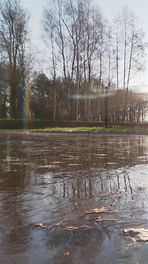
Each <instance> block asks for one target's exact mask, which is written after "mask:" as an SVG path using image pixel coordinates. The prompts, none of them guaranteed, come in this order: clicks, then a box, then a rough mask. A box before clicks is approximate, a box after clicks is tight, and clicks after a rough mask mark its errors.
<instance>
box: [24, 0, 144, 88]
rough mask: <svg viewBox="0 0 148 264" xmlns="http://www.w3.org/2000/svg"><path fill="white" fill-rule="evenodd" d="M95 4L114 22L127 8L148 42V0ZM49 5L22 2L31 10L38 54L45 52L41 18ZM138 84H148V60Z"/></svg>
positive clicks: (40, 0)
mask: <svg viewBox="0 0 148 264" xmlns="http://www.w3.org/2000/svg"><path fill="white" fill-rule="evenodd" d="M73 1H74V0H73ZM93 2H94V3H95V5H98V6H100V8H101V10H102V11H103V14H104V16H105V18H106V19H107V20H109V21H112V20H113V18H114V17H115V16H116V15H118V14H119V13H120V12H121V9H122V8H123V7H124V6H127V7H128V8H129V9H130V10H131V11H133V12H134V14H135V15H136V16H137V17H138V19H139V22H140V26H141V27H142V28H143V31H144V32H145V33H146V36H145V40H146V42H148V0H93ZM48 3H50V0H22V5H23V6H24V7H26V8H27V9H28V10H29V13H30V16H31V23H30V28H31V31H32V36H31V38H32V40H33V47H34V48H35V51H36V52H37V53H39V52H42V51H43V50H44V46H43V44H42V41H41V38H42V33H41V17H42V10H43V7H45V6H46V5H47V4H48ZM147 57H148V52H147ZM41 64H42V62H41ZM136 84H148V58H147V64H146V70H145V73H141V74H140V75H139V76H138V77H137V80H136Z"/></svg>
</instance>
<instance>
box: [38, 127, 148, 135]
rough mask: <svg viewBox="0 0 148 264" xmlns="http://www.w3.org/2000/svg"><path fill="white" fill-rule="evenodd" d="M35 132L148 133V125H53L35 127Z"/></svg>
mask: <svg viewBox="0 0 148 264" xmlns="http://www.w3.org/2000/svg"><path fill="white" fill-rule="evenodd" d="M33 131H34V132H45V133H47V132H69V133H70V132H98V133H148V127H140V126H136V127H134V126H112V127H108V128H106V127H52V128H44V129H34V130H33Z"/></svg>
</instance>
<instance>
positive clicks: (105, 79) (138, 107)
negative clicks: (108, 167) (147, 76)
mask: <svg viewBox="0 0 148 264" xmlns="http://www.w3.org/2000/svg"><path fill="white" fill-rule="evenodd" d="M28 23H29V15H28V12H27V10H25V9H24V8H22V7H21V3H20V1H19V0H3V1H2V3H1V5H0V117H1V118H4V117H10V118H18V117H23V106H24V100H25V89H26V83H27V82H28V78H29V79H30V89H31V103H30V107H31V112H32V117H34V118H41V119H43V118H44V119H46V118H47V119H49V118H50V119H53V120H55V119H69V120H71V119H76V120H88V121H100V122H102V121H103V120H105V119H106V118H107V119H108V120H109V121H110V122H127V121H130V122H134V121H141V120H143V118H144V114H145V111H146V106H147V104H146V101H143V99H142V96H141V95H137V94H136V93H133V92H130V91H129V85H130V81H131V79H132V77H133V75H134V74H136V73H137V72H138V71H141V70H142V69H143V66H144V54H145V48H146V44H145V42H144V33H143V31H142V29H141V28H139V27H138V23H137V18H136V17H135V15H134V14H133V13H132V12H130V11H129V10H127V9H126V8H124V9H123V11H122V12H121V14H120V15H119V16H118V17H117V18H115V20H114V22H113V24H109V23H108V22H107V21H106V19H105V18H104V16H103V14H102V11H101V10H100V9H99V8H97V7H95V6H94V5H93V3H92V2H91V1H89V0H76V1H72V0H65V1H60V0H55V1H53V2H52V0H51V1H50V3H49V4H48V5H47V6H46V8H45V9H44V11H43V31H44V36H45V38H44V40H45V41H46V46H47V51H48V56H47V57H48V62H49V66H50V77H49V78H48V77H47V76H46V75H45V74H44V73H39V74H34V75H32V74H30V72H31V60H30V55H29V52H28V46H29V44H28V43H29V38H28V36H29V32H28V31H29V30H28ZM30 76H32V77H30ZM106 87H107V88H106ZM121 87H122V89H121Z"/></svg>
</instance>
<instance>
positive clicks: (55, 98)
mask: <svg viewBox="0 0 148 264" xmlns="http://www.w3.org/2000/svg"><path fill="white" fill-rule="evenodd" d="M43 87H44V89H42V88H43ZM69 87H70V92H69ZM75 90H76V84H75V83H72V82H71V81H70V80H66V81H65V80H61V79H57V80H55V81H53V80H52V81H51V80H49V79H48V78H47V77H46V75H44V74H39V75H37V76H36V77H34V79H33V82H32V86H31V91H32V100H31V105H30V109H31V112H32V115H33V116H32V118H35V119H38V118H39V119H44V118H45V119H50V120H76V119H77V111H78V114H79V116H78V118H79V119H78V120H80V121H88V122H101V123H105V122H107V123H116V124H117V123H128V122H130V123H132V122H134V123H136V122H143V121H144V117H145V114H146V110H147V98H146V96H147V95H145V94H142V93H135V92H133V91H127V90H125V91H124V90H121V89H119V90H116V88H112V89H111V88H107V87H104V88H102V89H101V92H100V90H99V91H98V92H96V91H94V92H92V91H89V90H88V89H87V87H86V86H85V83H84V88H83V90H81V95H80V94H76V93H75ZM86 91H87V92H86ZM90 92H91V93H90ZM77 109H78V110H77Z"/></svg>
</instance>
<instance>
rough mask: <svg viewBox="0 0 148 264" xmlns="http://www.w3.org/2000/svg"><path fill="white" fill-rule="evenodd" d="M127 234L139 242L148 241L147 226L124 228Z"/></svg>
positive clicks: (124, 232)
mask: <svg viewBox="0 0 148 264" xmlns="http://www.w3.org/2000/svg"><path fill="white" fill-rule="evenodd" d="M123 234H124V235H125V236H130V237H131V238H132V239H133V240H134V241H137V242H148V229H145V228H127V229H123Z"/></svg>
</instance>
